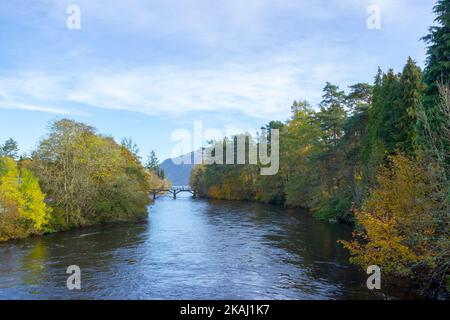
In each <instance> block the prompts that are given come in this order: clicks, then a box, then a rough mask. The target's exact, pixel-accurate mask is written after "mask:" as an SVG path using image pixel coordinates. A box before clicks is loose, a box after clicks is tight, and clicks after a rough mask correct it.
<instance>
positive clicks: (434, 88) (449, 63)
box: [419, 0, 450, 164]
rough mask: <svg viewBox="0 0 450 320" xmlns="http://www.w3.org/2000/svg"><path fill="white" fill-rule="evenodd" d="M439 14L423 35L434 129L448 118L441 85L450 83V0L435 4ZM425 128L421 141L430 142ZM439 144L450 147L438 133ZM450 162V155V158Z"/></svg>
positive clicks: (426, 101) (427, 108)
mask: <svg viewBox="0 0 450 320" xmlns="http://www.w3.org/2000/svg"><path fill="white" fill-rule="evenodd" d="M434 13H435V14H436V15H437V17H436V19H435V22H436V23H437V25H436V26H432V27H430V31H429V34H428V35H427V36H425V37H424V38H423V40H424V41H425V42H426V43H427V44H428V50H427V61H426V67H425V70H424V80H425V83H426V85H427V90H426V93H425V98H424V109H425V112H426V117H427V119H428V124H429V126H430V129H431V130H432V131H436V129H437V128H440V127H441V126H442V125H443V124H444V125H445V123H446V122H447V119H446V118H445V117H444V114H442V112H440V110H438V109H437V108H438V106H439V103H440V94H439V85H443V86H446V85H448V84H449V81H450V41H449V34H450V2H449V1H448V0H438V1H437V4H436V5H435V7H434ZM425 130H426V129H425V128H420V127H419V138H420V139H421V143H426V136H422V135H421V134H422V133H423V134H424V135H426V133H425ZM436 143H437V144H439V145H440V148H444V149H447V150H448V149H450V144H446V141H445V139H443V138H442V137H438V138H437V141H436ZM447 161H448V163H449V164H450V158H447Z"/></svg>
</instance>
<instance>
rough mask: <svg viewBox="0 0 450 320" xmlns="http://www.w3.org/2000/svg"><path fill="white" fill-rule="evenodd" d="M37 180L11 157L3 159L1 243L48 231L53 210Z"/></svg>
mask: <svg viewBox="0 0 450 320" xmlns="http://www.w3.org/2000/svg"><path fill="white" fill-rule="evenodd" d="M44 199H45V195H44V194H43V193H42V191H41V188H40V187H39V183H38V180H37V179H36V178H35V177H34V176H33V174H32V173H31V172H30V171H29V170H28V169H26V168H19V167H18V165H17V163H16V162H15V161H14V160H13V159H12V158H9V157H2V158H0V241H4V240H8V239H11V238H22V237H25V236H28V235H29V234H39V233H42V232H43V231H45V227H46V224H47V222H48V219H49V215H50V213H51V209H50V208H49V207H48V206H47V205H46V203H45V202H44Z"/></svg>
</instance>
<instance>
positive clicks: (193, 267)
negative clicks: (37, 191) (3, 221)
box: [0, 197, 402, 299]
mask: <svg viewBox="0 0 450 320" xmlns="http://www.w3.org/2000/svg"><path fill="white" fill-rule="evenodd" d="M349 237H350V230H349V229H348V228H346V227H345V226H342V225H337V224H329V223H323V222H319V221H316V220H314V219H313V218H311V217H310V215H309V214H308V213H306V212H301V211H299V210H287V209H283V208H278V207H273V206H266V205H260V204H252V203H239V202H221V201H205V200H193V199H191V198H188V197H184V198H183V197H180V198H179V199H177V200H172V199H171V198H170V197H163V198H160V199H158V200H157V202H156V203H155V204H154V205H153V206H152V207H151V208H150V215H149V218H148V221H146V222H139V223H127V224H122V225H116V226H98V227H92V228H86V229H81V230H73V231H69V232H63V233H58V234H53V235H48V236H44V237H35V238H29V239H25V240H20V241H13V242H9V243H5V244H1V245H0V298H1V299H94V298H97V299H348V298H350V299H352V298H355V299H356V298H357V299H368V298H381V297H395V298H401V297H402V296H401V295H400V294H399V293H392V292H391V293H388V294H386V295H385V294H381V293H378V294H375V293H373V292H370V291H369V290H368V289H367V288H366V287H365V281H366V280H365V277H366V276H365V274H364V273H363V272H362V271H361V270H360V269H358V268H356V267H354V266H351V265H349V263H348V262H347V261H348V256H347V253H346V252H345V250H344V249H342V247H341V246H340V245H339V244H337V243H336V241H337V240H338V239H348V238H349ZM69 265H78V266H80V268H81V270H82V279H81V284H82V289H81V290H78V291H77V290H74V291H69V290H67V289H66V280H67V277H68V276H69V275H67V274H66V269H67V267H68V266H69Z"/></svg>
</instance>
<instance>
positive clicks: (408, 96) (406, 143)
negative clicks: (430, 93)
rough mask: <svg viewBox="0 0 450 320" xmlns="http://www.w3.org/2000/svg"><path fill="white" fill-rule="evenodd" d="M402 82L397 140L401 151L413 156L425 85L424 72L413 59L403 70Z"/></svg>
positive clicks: (396, 126)
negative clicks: (418, 109)
mask: <svg viewBox="0 0 450 320" xmlns="http://www.w3.org/2000/svg"><path fill="white" fill-rule="evenodd" d="M400 82H401V91H402V93H401V99H400V103H399V105H398V110H397V115H398V116H397V118H396V125H395V128H396V137H395V140H396V145H397V148H398V150H399V151H401V152H405V153H407V154H412V153H413V152H414V149H415V148H414V144H416V143H417V135H416V123H417V108H418V106H419V104H420V103H421V101H422V95H423V90H424V85H423V83H422V71H421V70H420V68H419V67H418V66H417V65H416V63H415V61H414V60H413V59H412V58H411V57H409V58H408V62H407V63H406V65H405V67H404V68H403V72H402V76H401V79H400Z"/></svg>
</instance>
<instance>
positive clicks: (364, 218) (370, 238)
mask: <svg viewBox="0 0 450 320" xmlns="http://www.w3.org/2000/svg"><path fill="white" fill-rule="evenodd" d="M390 160H391V165H390V167H389V168H383V169H382V170H381V171H380V173H379V175H378V186H377V187H376V188H374V189H373V190H372V191H371V193H370V195H369V197H368V199H367V200H366V202H365V203H364V206H363V208H362V210H355V216H356V219H357V222H358V224H359V225H360V226H361V227H362V229H363V230H362V231H360V232H355V234H354V240H353V241H351V242H346V241H342V243H343V244H344V246H345V247H346V248H347V249H349V251H350V253H351V254H352V256H353V258H352V261H353V262H355V263H357V264H360V265H362V266H364V267H366V266H368V265H378V266H380V267H381V268H382V270H384V271H385V272H387V273H391V272H392V273H398V274H401V275H407V274H408V273H410V271H411V268H412V266H414V265H416V264H418V263H420V264H425V265H430V264H431V263H432V251H430V250H429V239H431V238H432V236H433V234H434V233H435V230H434V224H433V216H432V212H433V211H434V209H435V207H436V202H435V201H433V199H431V197H430V194H431V192H432V190H430V188H432V185H431V184H429V183H427V178H426V173H425V170H424V169H423V168H422V166H420V165H418V164H417V163H415V162H414V161H413V160H410V159H408V158H406V157H404V156H402V155H397V156H394V157H391V158H390Z"/></svg>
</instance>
